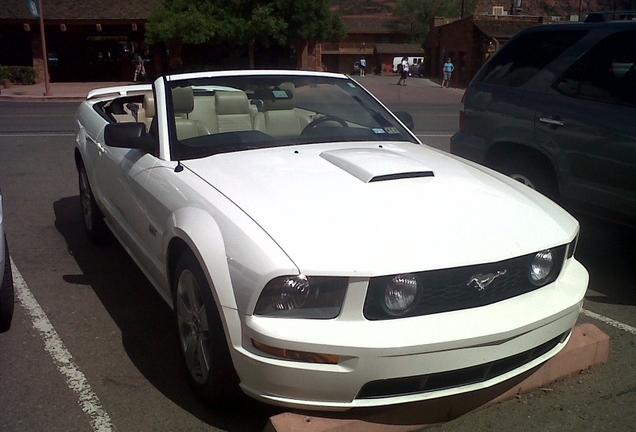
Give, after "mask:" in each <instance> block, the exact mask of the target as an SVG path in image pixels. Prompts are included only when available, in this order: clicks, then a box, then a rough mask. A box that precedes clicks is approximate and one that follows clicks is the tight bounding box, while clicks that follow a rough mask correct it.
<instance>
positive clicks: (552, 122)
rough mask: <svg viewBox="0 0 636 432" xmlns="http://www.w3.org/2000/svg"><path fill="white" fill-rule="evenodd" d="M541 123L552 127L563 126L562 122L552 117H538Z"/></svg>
mask: <svg viewBox="0 0 636 432" xmlns="http://www.w3.org/2000/svg"><path fill="white" fill-rule="evenodd" d="M539 121H540V122H541V123H547V124H549V125H554V126H564V125H565V123H564V122H563V120H558V119H553V118H552V117H539Z"/></svg>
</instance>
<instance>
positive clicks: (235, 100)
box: [214, 91, 250, 115]
mask: <svg viewBox="0 0 636 432" xmlns="http://www.w3.org/2000/svg"><path fill="white" fill-rule="evenodd" d="M214 98H215V105H216V114H217V115H223V114H249V113H250V103H249V101H248V100H247V95H246V94H245V93H244V92H242V91H217V92H216V93H215V95H214Z"/></svg>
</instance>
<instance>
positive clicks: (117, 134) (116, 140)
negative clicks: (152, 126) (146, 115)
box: [104, 123, 157, 152]
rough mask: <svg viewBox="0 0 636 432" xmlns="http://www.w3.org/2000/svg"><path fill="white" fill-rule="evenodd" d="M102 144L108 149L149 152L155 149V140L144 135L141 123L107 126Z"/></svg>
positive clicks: (144, 131) (148, 135) (144, 130)
mask: <svg viewBox="0 0 636 432" xmlns="http://www.w3.org/2000/svg"><path fill="white" fill-rule="evenodd" d="M104 142H105V143H106V145H107V146H109V147H117V148H129V149H139V150H143V151H146V152H151V151H153V150H154V149H155V148H156V146H157V145H156V142H155V139H154V138H153V137H152V135H150V134H148V133H146V125H145V124H143V123H115V124H108V125H106V128H105V129H104Z"/></svg>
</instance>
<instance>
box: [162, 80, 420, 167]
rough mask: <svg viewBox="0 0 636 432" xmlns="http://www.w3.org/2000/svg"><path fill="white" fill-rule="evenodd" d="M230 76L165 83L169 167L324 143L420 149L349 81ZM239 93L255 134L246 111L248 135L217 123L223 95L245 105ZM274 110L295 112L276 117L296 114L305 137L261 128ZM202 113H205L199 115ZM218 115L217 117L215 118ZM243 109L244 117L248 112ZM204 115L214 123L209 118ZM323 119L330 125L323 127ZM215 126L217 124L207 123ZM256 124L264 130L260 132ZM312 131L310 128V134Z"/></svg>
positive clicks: (381, 107)
mask: <svg viewBox="0 0 636 432" xmlns="http://www.w3.org/2000/svg"><path fill="white" fill-rule="evenodd" d="M233 72H235V73H230V72H229V71H227V72H225V73H219V72H216V73H215V72H207V73H195V74H183V75H176V76H169V77H166V81H165V83H166V102H167V114H168V115H167V119H168V122H169V123H170V125H169V128H168V129H169V130H170V153H171V155H170V156H171V159H172V160H188V159H197V158H203V157H208V156H211V155H215V154H220V153H229V152H238V151H249V150H253V149H262V148H273V147H281V146H290V145H309V144H317V143H326V142H329V143H334V142H343V143H346V142H360V141H374V142H375V141H403V142H411V143H416V144H421V143H420V142H419V140H418V139H417V137H415V135H414V134H413V133H412V132H411V131H410V130H408V128H407V127H405V126H404V125H403V124H402V122H401V121H400V120H399V119H398V118H397V117H396V116H395V115H394V114H393V113H392V112H391V111H389V110H388V108H386V107H385V106H384V105H383V104H382V103H381V102H380V101H379V100H378V99H377V98H376V97H375V96H373V95H372V94H371V93H370V92H368V91H367V90H366V89H365V88H364V87H362V86H361V85H360V84H359V83H358V82H356V81H354V80H353V79H351V78H350V77H348V76H346V75H341V74H332V73H322V72H315V73H312V72H305V71H285V72H281V71H233ZM188 88H189V89H190V90H189V91H188V90H187V89H188ZM181 90H186V91H181ZM241 92H242V93H243V94H245V96H247V103H248V104H249V105H250V106H249V110H250V111H249V114H250V116H252V117H251V118H252V127H249V128H248V126H247V117H248V116H247V113H246V112H245V111H241V113H242V114H243V117H244V119H243V120H244V122H245V125H243V126H245V127H244V128H243V129H237V130H223V129H222V128H221V127H220V126H219V125H218V124H214V121H218V122H220V120H219V119H220V118H221V116H220V115H219V113H221V108H219V107H220V106H222V105H219V104H220V103H221V102H220V99H221V97H220V96H218V97H217V96H216V95H217V94H219V93H223V94H222V95H221V96H223V97H224V99H228V97H227V96H228V95H229V96H231V98H234V99H237V98H239V97H243V98H244V97H245V96H243V95H241V94H240V93H241ZM258 92H260V93H258ZM263 92H264V93H263ZM268 92H269V93H268ZM182 93H184V94H187V95H186V99H187V102H183V101H181V100H182V99H183V97H182V95H181V94H182ZM262 94H266V95H270V96H269V97H268V99H267V102H269V103H270V108H269V109H267V107H263V105H266V104H267V103H266V102H265V101H264V100H260V99H258V98H257V96H258V97H260V96H261V95H262ZM329 97H330V98H331V99H329ZM192 99H193V100H192ZM292 99H293V100H292ZM241 103H242V104H245V102H241ZM272 103H273V104H277V103H278V104H280V107H282V106H283V105H284V104H289V105H290V106H291V108H290V109H291V110H293V111H288V110H287V108H285V111H278V113H285V114H284V115H286V116H291V117H294V116H293V115H292V114H291V112H294V113H296V114H297V116H298V122H299V123H300V127H301V129H300V132H299V130H298V125H296V130H295V131H293V128H291V129H290V130H292V132H291V133H289V135H281V134H280V133H279V134H272V130H271V129H267V128H265V126H263V125H265V123H264V122H265V120H266V119H267V116H268V114H270V116H271V118H274V114H275V113H272V110H276V109H279V108H271V105H272ZM212 104H214V108H212ZM204 106H206V107H207V108H205V110H207V111H204V110H203V109H199V108H197V107H204ZM215 109H218V110H219V111H218V112H216V111H214V110H215ZM242 109H243V110H244V109H245V108H244V106H242ZM280 109H283V108H280ZM197 110H199V111H197ZM204 112H207V113H213V115H212V116H211V117H209V116H208V117H205V116H204V115H203V113H204ZM231 113H233V112H231ZM235 114H236V115H235V117H236V119H237V121H238V119H240V117H241V116H240V115H239V112H238V111H237V112H236V113H235ZM281 115H282V114H281ZM324 115H326V116H328V117H330V118H327V119H325V118H324V117H323V116H324ZM210 118H213V119H214V121H209V122H208V119H210ZM257 119H258V120H257ZM257 121H260V122H262V123H259V126H258V127H257V126H256V123H257ZM309 123H311V126H310V125H309ZM314 123H317V124H314ZM267 125H268V126H269V125H270V123H267ZM308 126H310V127H309V128H307V127H308ZM185 129H190V130H196V132H189V133H187V134H186V133H185V132H183V130H185ZM279 129H280V128H279ZM279 132H280V131H279ZM283 133H286V132H283Z"/></svg>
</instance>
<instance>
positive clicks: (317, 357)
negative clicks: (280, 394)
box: [252, 339, 340, 364]
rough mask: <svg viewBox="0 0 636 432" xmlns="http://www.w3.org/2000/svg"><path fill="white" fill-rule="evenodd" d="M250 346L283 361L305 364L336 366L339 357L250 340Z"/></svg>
mask: <svg viewBox="0 0 636 432" xmlns="http://www.w3.org/2000/svg"><path fill="white" fill-rule="evenodd" d="M252 346H254V348H256V349H257V350H259V351H262V352H264V353H266V354H269V355H271V356H274V357H279V358H282V359H285V360H294V361H300V362H305V363H321V364H338V360H340V357H339V356H337V355H334V354H321V353H311V352H305V351H296V350H289V349H284V348H276V347H272V346H269V345H265V344H263V343H260V342H257V341H255V340H254V339H252Z"/></svg>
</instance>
